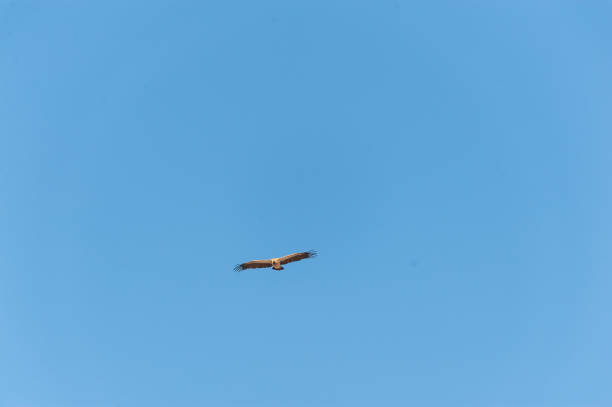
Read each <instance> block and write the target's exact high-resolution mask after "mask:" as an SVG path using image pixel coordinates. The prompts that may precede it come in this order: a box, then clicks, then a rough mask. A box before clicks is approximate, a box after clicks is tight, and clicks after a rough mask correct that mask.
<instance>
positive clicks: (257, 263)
mask: <svg viewBox="0 0 612 407" xmlns="http://www.w3.org/2000/svg"><path fill="white" fill-rule="evenodd" d="M265 267H272V260H252V261H247V262H246V263H242V264H239V265H237V266H236V267H234V271H242V270H246V269H261V268H265Z"/></svg>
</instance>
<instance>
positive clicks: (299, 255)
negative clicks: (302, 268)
mask: <svg viewBox="0 0 612 407" xmlns="http://www.w3.org/2000/svg"><path fill="white" fill-rule="evenodd" d="M316 255H317V252H315V251H314V250H311V251H308V252H302V253H293V254H289V255H287V256H283V257H281V258H280V259H279V260H280V264H287V263H291V262H292V261H298V260H302V259H307V258H309V257H315V256H316Z"/></svg>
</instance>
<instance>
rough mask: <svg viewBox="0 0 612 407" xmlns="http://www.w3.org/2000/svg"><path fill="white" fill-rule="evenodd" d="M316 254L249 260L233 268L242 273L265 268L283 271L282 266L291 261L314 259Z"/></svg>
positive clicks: (305, 253) (302, 253)
mask: <svg viewBox="0 0 612 407" xmlns="http://www.w3.org/2000/svg"><path fill="white" fill-rule="evenodd" d="M316 255H317V252H315V251H313V250H311V251H308V252H301V253H293V254H289V255H287V256H284V257H276V258H274V259H269V260H251V261H247V262H246V263H242V264H239V265H237V266H236V267H234V271H242V270H246V269H260V268H266V267H272V268H273V269H274V270H283V269H284V267H283V264H287V263H291V262H292V261H298V260H302V259H307V258H309V257H315V256H316Z"/></svg>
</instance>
